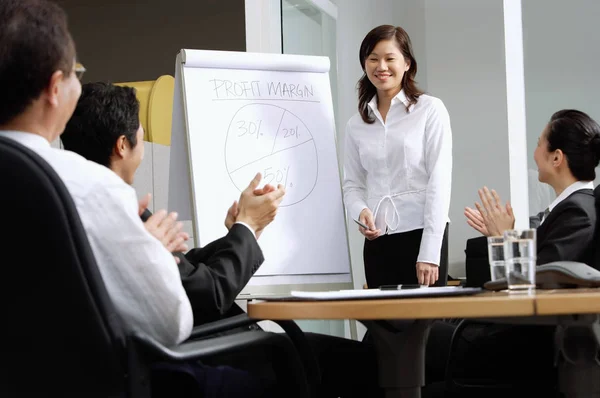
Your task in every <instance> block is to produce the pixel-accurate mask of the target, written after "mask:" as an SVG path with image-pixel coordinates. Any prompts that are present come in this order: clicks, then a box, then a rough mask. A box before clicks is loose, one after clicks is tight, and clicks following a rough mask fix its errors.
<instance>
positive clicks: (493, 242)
mask: <svg viewBox="0 0 600 398" xmlns="http://www.w3.org/2000/svg"><path fill="white" fill-rule="evenodd" d="M487 242H488V257H489V261H490V274H491V275H492V281H495V280H498V279H501V278H505V277H506V270H505V265H504V237H503V236H489V237H488V238H487Z"/></svg>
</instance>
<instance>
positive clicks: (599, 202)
mask: <svg viewBox="0 0 600 398" xmlns="http://www.w3.org/2000/svg"><path fill="white" fill-rule="evenodd" d="M594 197H595V198H596V230H595V233H594V242H593V243H592V244H593V245H594V247H593V253H594V257H593V258H594V260H593V264H590V265H591V266H592V267H594V268H596V269H597V270H599V271H600V185H598V186H597V187H596V188H595V189H594Z"/></svg>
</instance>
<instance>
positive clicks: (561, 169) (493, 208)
mask: <svg viewBox="0 0 600 398" xmlns="http://www.w3.org/2000/svg"><path fill="white" fill-rule="evenodd" d="M534 160H535V162H536V164H537V167H538V179H539V180H540V181H541V182H544V183H546V184H548V185H550V186H551V187H552V188H553V189H554V191H555V192H556V199H555V200H554V201H553V202H552V203H551V204H550V206H549V207H548V208H547V209H546V210H545V211H544V212H541V213H540V214H538V215H537V216H534V217H532V218H531V219H530V220H531V224H532V227H537V264H538V265H541V264H545V263H549V262H552V261H561V260H562V261H579V262H584V263H588V264H591V262H592V258H593V253H592V252H593V239H594V230H595V225H596V208H595V200H594V194H593V189H594V185H593V180H594V179H595V178H596V173H595V168H596V166H598V162H599V160H600V126H599V125H598V124H597V123H596V122H595V121H594V120H593V119H592V118H590V117H589V116H588V115H587V114H585V113H583V112H580V111H577V110H561V111H558V112H556V113H555V114H554V115H552V117H551V119H550V121H549V123H548V125H547V126H546V127H545V129H544V131H543V132H542V134H541V135H540V137H539V139H538V145H537V147H536V149H535V152H534ZM479 196H480V198H481V204H479V203H476V208H477V210H475V209H471V208H466V210H465V215H466V216H467V222H468V223H469V225H471V226H472V227H473V228H474V229H476V230H477V231H479V232H481V233H482V234H483V235H485V236H496V235H502V233H503V232H504V231H505V230H508V229H512V228H513V227H514V223H515V218H514V215H513V212H512V208H511V206H510V204H509V203H507V204H503V203H502V201H501V199H500V197H499V196H498V194H497V193H496V192H495V191H493V190H491V191H490V190H489V189H487V188H483V189H480V190H479ZM485 236H484V237H482V238H481V239H480V238H476V239H480V240H481V242H480V243H481V244H480V245H469V246H468V247H470V248H471V249H472V248H473V247H477V246H480V247H481V250H482V251H483V252H487V244H486V241H485ZM471 243H472V242H471ZM478 243H479V242H478ZM469 255H473V254H472V253H469V252H467V257H468V256H469ZM485 257H486V258H487V254H486V255H485ZM445 326H446V327H445V329H443V330H442V329H441V328H436V327H435V326H434V329H432V332H431V335H430V339H432V341H431V344H435V345H436V346H437V347H440V346H442V347H443V346H449V342H450V339H451V334H450V333H449V332H448V327H447V326H448V325H445ZM450 329H452V328H450ZM553 333H554V327H540V326H514V325H498V324H492V325H485V326H476V327H470V328H467V329H466V330H465V332H464V333H463V334H462V335H461V336H460V339H459V340H458V346H457V347H458V350H457V355H456V356H457V358H460V360H458V361H457V363H456V365H457V366H456V367H455V370H454V372H453V375H454V376H455V377H458V378H469V379H484V378H485V379H492V380H493V379H506V378H507V377H510V379H511V381H519V380H525V379H530V380H531V385H535V379H537V380H543V379H545V378H549V379H550V380H556V376H555V374H554V372H555V369H554V365H553V354H554V350H553ZM431 344H430V346H431ZM519 353H521V354H519ZM522 353H526V355H522ZM445 355H447V351H445V352H436V353H434V352H431V353H429V352H428V359H429V358H432V361H431V363H429V365H428V369H429V370H430V372H429V374H430V380H429V381H435V380H439V379H440V378H443V375H444V369H445V364H446V362H445V360H446V358H445ZM434 357H435V358H434ZM515 358H518V360H515ZM507 370H510V372H507ZM508 375H510V376H508ZM429 381H428V382H429Z"/></svg>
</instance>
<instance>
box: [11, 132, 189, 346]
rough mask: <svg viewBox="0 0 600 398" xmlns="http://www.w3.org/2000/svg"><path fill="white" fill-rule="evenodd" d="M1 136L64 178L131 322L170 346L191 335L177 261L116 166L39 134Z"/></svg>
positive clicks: (111, 288) (116, 298) (117, 305)
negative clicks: (146, 223) (147, 220)
mask: <svg viewBox="0 0 600 398" xmlns="http://www.w3.org/2000/svg"><path fill="white" fill-rule="evenodd" d="M0 135H2V136H5V137H8V138H11V139H14V140H15V141H17V142H19V143H21V144H23V145H25V146H27V147H29V148H30V149H32V150H33V151H35V152H36V153H37V154H39V155H40V156H41V157H42V158H44V159H45V160H46V161H47V162H48V163H49V164H50V165H51V166H52V168H54V170H55V171H56V172H57V174H58V175H59V176H60V178H61V179H62V180H63V182H64V184H65V185H66V187H67V189H68V191H69V193H70V194H71V196H72V197H73V201H74V202H75V205H76V207H77V211H78V213H79V217H80V218H81V221H82V223H83V226H84V228H85V231H86V233H87V236H88V240H89V242H90V245H91V247H92V251H93V252H94V256H95V257H96V262H97V263H98V268H99V270H100V274H101V275H102V279H103V280H104V284H105V285H106V289H107V291H108V294H109V296H110V298H111V299H112V301H113V303H114V305H115V308H116V309H117V311H119V313H120V314H121V316H122V318H123V321H124V323H125V326H126V327H127V328H128V329H129V330H138V331H142V332H144V333H146V334H148V335H149V336H151V337H153V338H154V339H156V340H158V341H159V342H161V343H163V344H166V345H174V344H177V343H179V342H181V341H183V340H185V339H186V338H187V337H189V335H190V333H191V330H192V326H193V315H192V308H191V305H190V302H189V300H188V297H187V295H186V293H185V290H184V289H183V286H182V284H181V278H180V276H179V271H178V269H177V264H176V263H175V259H174V258H173V255H172V254H171V253H169V252H168V250H167V249H166V248H165V247H164V246H163V245H162V243H161V242H160V241H159V240H158V239H156V238H155V237H154V236H152V235H151V234H150V233H149V232H148V231H147V230H146V228H145V227H144V224H143V223H142V220H141V218H140V216H139V215H138V200H137V198H136V195H135V191H134V189H133V188H132V187H130V186H129V185H127V184H126V183H125V182H124V181H123V180H122V179H121V178H120V177H119V176H117V175H116V174H115V173H114V172H112V171H111V170H110V169H108V168H106V167H104V166H101V165H99V164H96V163H94V162H90V161H88V160H86V159H84V158H83V157H81V156H79V155H77V154H76V153H73V152H70V151H64V150H61V149H56V148H51V147H50V143H49V142H48V141H47V140H46V139H44V138H43V137H41V136H39V135H36V134H30V133H22V132H8V131H0ZM32 229H35V226H32ZM39 238H40V239H44V237H43V236H41V237H39Z"/></svg>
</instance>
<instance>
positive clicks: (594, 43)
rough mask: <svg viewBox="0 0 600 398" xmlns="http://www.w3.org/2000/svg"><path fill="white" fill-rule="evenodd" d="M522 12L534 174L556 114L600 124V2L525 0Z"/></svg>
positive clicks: (526, 97) (585, 0)
mask: <svg viewBox="0 0 600 398" xmlns="http://www.w3.org/2000/svg"><path fill="white" fill-rule="evenodd" d="M522 10H523V41H524V43H523V45H524V56H525V90H526V91H525V99H526V108H527V149H528V155H529V157H528V160H529V167H530V168H533V169H536V166H535V162H534V161H533V151H534V149H535V146H536V143H537V138H538V136H539V135H540V133H541V131H542V130H543V128H544V126H545V125H546V123H547V122H548V120H549V119H550V116H551V115H552V114H553V113H554V112H556V111H558V110H560V109H563V108H575V109H579V110H581V111H584V112H586V113H588V114H589V115H590V116H591V117H592V118H594V119H595V120H596V121H598V122H600V95H599V93H600V78H599V76H598V72H599V71H600V32H598V18H599V17H600V2H599V1H597V0H570V1H568V2H567V1H557V0H553V1H547V0H527V1H523V4H522ZM542 10H543V12H541V11H542ZM597 181H598V178H597Z"/></svg>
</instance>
